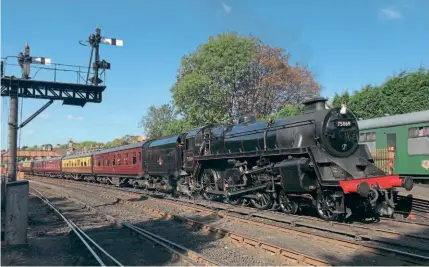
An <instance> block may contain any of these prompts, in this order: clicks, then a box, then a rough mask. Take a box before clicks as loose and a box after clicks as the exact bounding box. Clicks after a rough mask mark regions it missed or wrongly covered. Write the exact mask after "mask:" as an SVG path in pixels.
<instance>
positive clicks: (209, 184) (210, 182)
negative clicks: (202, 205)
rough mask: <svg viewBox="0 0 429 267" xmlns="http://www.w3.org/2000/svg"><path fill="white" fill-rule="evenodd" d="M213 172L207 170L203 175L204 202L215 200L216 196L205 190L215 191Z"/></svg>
mask: <svg viewBox="0 0 429 267" xmlns="http://www.w3.org/2000/svg"><path fill="white" fill-rule="evenodd" d="M215 175H216V173H215V171H214V170H207V171H205V172H204V173H203V177H202V178H203V179H202V182H203V187H204V190H203V198H204V199H206V200H214V199H216V198H217V195H215V194H212V193H209V192H207V189H211V190H216V189H217V188H216V179H215Z"/></svg>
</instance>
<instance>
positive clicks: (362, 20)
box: [0, 0, 429, 148]
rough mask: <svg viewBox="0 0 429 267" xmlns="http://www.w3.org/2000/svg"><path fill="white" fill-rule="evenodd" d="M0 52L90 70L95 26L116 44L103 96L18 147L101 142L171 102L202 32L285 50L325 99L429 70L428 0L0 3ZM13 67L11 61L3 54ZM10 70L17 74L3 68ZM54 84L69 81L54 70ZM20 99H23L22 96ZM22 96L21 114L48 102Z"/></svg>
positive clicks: (51, 111) (58, 115)
mask: <svg viewBox="0 0 429 267" xmlns="http://www.w3.org/2000/svg"><path fill="white" fill-rule="evenodd" d="M1 3H2V4H1V12H2V13H1V14H2V16H1V26H2V27H1V56H2V57H5V56H16V55H17V54H18V53H19V52H21V51H23V48H24V45H25V43H26V41H28V42H29V45H30V47H31V54H32V55H33V56H44V57H49V58H51V59H52V62H55V63H61V64H71V65H80V66H87V64H88V60H89V52H90V50H89V48H88V47H84V46H81V45H80V44H79V42H78V41H79V40H87V38H88V36H89V34H91V33H93V32H94V29H95V27H97V26H98V27H100V28H101V33H102V35H103V36H105V37H113V38H118V39H122V40H124V46H123V47H114V46H109V45H102V47H101V48H100V55H101V58H102V59H105V60H106V61H108V62H110V63H111V69H110V70H109V71H108V73H107V75H106V79H105V82H106V85H107V88H106V90H105V92H104V94H103V102H102V103H99V104H94V103H87V104H86V105H85V106H84V107H83V108H81V107H76V106H63V105H62V102H61V101H57V102H55V103H54V104H52V105H51V106H50V107H48V108H47V109H46V110H45V111H44V112H43V113H42V114H41V115H39V116H38V117H37V118H35V119H34V120H33V121H31V122H30V123H29V124H28V125H26V126H25V127H24V128H23V129H22V130H21V132H20V134H19V139H18V142H19V145H20V146H23V145H35V144H38V145H40V144H45V143H50V144H53V145H55V144H57V143H61V144H64V143H66V142H67V141H68V140H69V139H70V138H72V139H73V141H75V142H80V141H84V140H93V141H99V142H106V141H110V140H113V139H114V138H120V137H122V136H124V135H126V134H131V135H144V133H143V129H142V128H139V127H138V122H139V121H140V119H141V117H142V116H144V115H145V114H146V110H147V108H148V107H149V106H150V105H156V106H159V105H162V104H165V103H168V102H170V101H171V99H172V98H171V93H170V88H171V86H172V85H173V84H174V82H175V78H176V75H177V70H178V68H179V65H180V59H181V57H182V56H184V55H186V54H189V53H191V52H193V51H195V50H196V49H197V47H198V46H199V45H201V44H203V43H205V42H206V41H207V40H208V38H209V36H212V35H217V34H220V33H224V32H231V31H235V32H238V33H239V34H241V35H248V34H252V35H253V36H257V37H259V38H260V39H261V40H262V41H263V42H264V43H266V44H269V45H271V46H275V47H282V48H285V49H286V50H287V51H288V52H289V53H291V54H292V61H294V62H300V63H301V64H307V65H308V66H309V68H310V69H311V70H312V71H313V72H314V73H315V75H316V80H317V81H318V82H319V83H320V84H321V85H322V86H323V90H322V95H323V96H325V97H331V96H333V94H334V93H335V92H339V93H341V92H343V91H345V90H349V91H354V90H357V89H359V88H361V87H362V86H363V85H366V84H375V85H378V84H381V83H383V82H384V81H385V80H386V79H387V77H388V76H391V75H393V74H395V73H398V72H400V71H402V70H409V69H416V68H418V67H420V66H426V67H428V66H429V34H428V33H429V14H428V12H427V11H428V10H429V1H427V0H390V1H384V0H378V1H373V0H360V1H341V0H324V1H319V0H295V1H292V0H270V1H262V0H259V1H256V0H206V1H203V0H181V1H173V0H120V1H118V0H115V1H113V0H91V1H87V0H38V1H35V0H25V1H24V0H2V1H1ZM8 62H10V63H16V62H14V61H13V59H9V61H8ZM6 74H7V75H12V74H15V75H16V76H18V75H20V72H19V70H18V69H16V67H13V66H12V67H7V69H6ZM34 74H36V76H35V77H34V79H47V80H53V78H54V77H53V76H54V75H53V72H51V71H40V72H38V73H36V71H35V70H34V69H33V70H32V72H31V76H34ZM57 80H58V81H63V82H75V81H76V75H75V74H72V73H60V74H58V75H57ZM21 101H23V102H21ZM21 101H20V103H19V104H20V107H19V118H21V117H22V120H25V119H26V118H27V117H28V116H30V115H31V114H32V113H33V112H34V111H36V110H37V109H38V108H39V107H41V106H42V105H43V104H44V103H45V102H46V101H45V100H34V99H24V100H21ZM0 103H1V105H2V107H1V109H0V110H1V112H2V116H1V119H2V123H1V126H2V138H1V147H2V148H5V147H6V144H7V131H6V128H5V127H7V118H8V99H6V98H3V99H2V101H1V102H0Z"/></svg>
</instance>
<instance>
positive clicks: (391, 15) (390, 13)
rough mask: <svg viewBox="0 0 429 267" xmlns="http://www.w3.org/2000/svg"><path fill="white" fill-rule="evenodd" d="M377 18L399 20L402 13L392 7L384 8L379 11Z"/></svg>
mask: <svg viewBox="0 0 429 267" xmlns="http://www.w3.org/2000/svg"><path fill="white" fill-rule="evenodd" d="M378 17H379V18H380V19H385V20H393V19H401V18H402V13H401V12H400V11H399V10H397V9H395V8H392V7H385V8H382V9H380V10H379V12H378Z"/></svg>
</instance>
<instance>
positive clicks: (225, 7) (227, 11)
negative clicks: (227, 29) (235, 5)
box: [222, 2, 232, 14]
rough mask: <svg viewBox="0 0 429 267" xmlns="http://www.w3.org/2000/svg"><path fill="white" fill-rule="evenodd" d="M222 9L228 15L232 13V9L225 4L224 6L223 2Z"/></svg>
mask: <svg viewBox="0 0 429 267" xmlns="http://www.w3.org/2000/svg"><path fill="white" fill-rule="evenodd" d="M222 8H223V10H224V11H225V13H226V14H229V13H231V11H232V8H231V7H230V6H228V5H227V4H225V2H222Z"/></svg>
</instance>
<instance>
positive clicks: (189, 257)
mask: <svg viewBox="0 0 429 267" xmlns="http://www.w3.org/2000/svg"><path fill="white" fill-rule="evenodd" d="M31 190H33V191H35V192H36V193H37V194H34V193H30V194H32V195H34V196H36V197H38V198H39V199H41V200H42V201H43V202H44V203H45V204H47V205H48V206H49V207H50V208H52V209H53V210H54V211H55V212H56V213H57V214H58V215H59V216H60V217H61V218H62V219H63V220H64V221H65V222H66V223H67V225H68V226H69V227H70V229H71V230H72V231H73V233H74V234H75V235H76V236H77V237H78V238H79V240H80V241H81V242H82V243H83V244H84V245H85V247H86V248H87V249H88V251H89V252H90V253H91V254H92V256H93V257H94V258H95V260H96V261H97V262H98V263H99V264H100V266H107V265H109V266H124V265H123V264H122V263H121V262H119V261H118V260H117V259H116V258H114V257H113V256H112V255H111V254H109V253H108V252H107V251H106V250H105V249H103V248H102V247H101V245H100V244H98V243H97V242H96V241H95V240H94V239H92V238H91V237H89V236H88V235H87V234H86V233H85V231H83V230H82V228H80V227H79V226H77V225H76V224H75V223H74V222H73V221H72V220H70V219H68V218H66V216H65V215H64V214H63V213H62V212H61V211H59V209H57V208H56V207H55V206H54V205H53V204H52V203H51V202H50V201H49V199H48V198H46V197H45V196H44V194H43V193H41V192H40V191H39V190H37V189H35V188H32V189H31ZM85 206H86V207H88V205H86V204H85ZM90 209H91V210H96V209H95V208H92V207H90ZM113 220H115V219H113ZM115 221H116V220H115ZM120 224H121V225H122V226H124V227H125V228H127V229H129V230H130V231H132V232H134V233H136V234H138V235H139V236H142V237H144V238H145V239H147V240H150V241H151V242H153V243H154V244H156V245H158V246H160V247H162V248H163V249H165V250H166V251H167V252H169V253H171V254H172V255H174V256H175V257H176V259H179V260H180V261H181V262H183V263H185V264H186V265H191V266H201V265H205V266H220V265H219V264H218V263H217V262H216V261H214V260H211V259H208V258H206V257H204V256H202V255H200V254H199V253H197V252H195V251H193V250H190V249H188V248H185V247H184V246H181V245H179V244H177V243H174V242H172V241H169V240H167V239H165V238H163V237H161V236H159V235H156V234H154V233H151V232H149V231H147V230H145V229H142V228H141V227H138V226H135V225H133V224H130V223H125V222H122V223H120ZM106 263H107V264H106Z"/></svg>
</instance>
